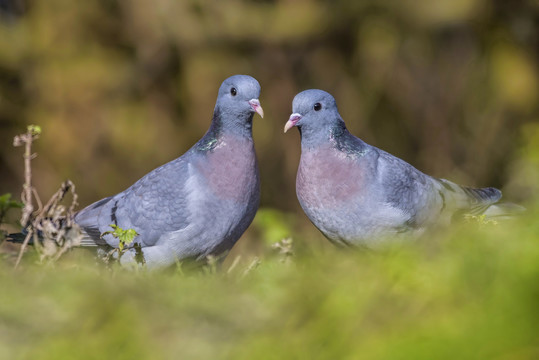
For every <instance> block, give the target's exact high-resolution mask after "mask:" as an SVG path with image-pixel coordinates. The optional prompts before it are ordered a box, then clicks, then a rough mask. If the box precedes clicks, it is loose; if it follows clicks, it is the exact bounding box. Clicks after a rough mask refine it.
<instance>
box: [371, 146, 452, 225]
mask: <svg viewBox="0 0 539 360" xmlns="http://www.w3.org/2000/svg"><path fill="white" fill-rule="evenodd" d="M377 150H378V152H379V159H378V163H379V164H378V169H379V170H378V173H379V176H380V179H379V182H380V185H381V187H382V188H383V191H384V199H385V201H386V203H387V204H388V205H389V206H391V207H393V208H395V209H398V210H399V211H401V213H402V223H401V224H400V226H401V227H402V230H407V229H418V228H422V227H423V226H424V225H425V224H426V223H428V222H430V221H432V219H434V218H436V217H437V216H439V214H440V212H441V211H442V210H443V208H444V206H445V205H444V199H443V194H440V193H439V192H438V191H437V190H438V189H437V188H436V184H435V179H434V178H432V177H431V176H429V175H426V174H424V173H422V172H421V171H419V170H417V169H416V168H415V167H413V166H412V165H410V164H408V163H407V162H406V161H404V160H401V159H399V158H397V157H395V156H393V155H391V154H389V153H386V152H385V151H383V150H379V149H377Z"/></svg>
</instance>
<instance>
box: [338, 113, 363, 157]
mask: <svg viewBox="0 0 539 360" xmlns="http://www.w3.org/2000/svg"><path fill="white" fill-rule="evenodd" d="M330 141H331V143H332V144H333V146H334V147H335V148H336V149H337V150H339V151H341V152H343V153H346V154H347V155H356V156H363V155H365V154H366V153H367V150H368V148H367V144H366V143H365V142H363V140H361V139H359V138H357V137H355V136H354V135H352V134H350V132H349V131H348V129H347V128H346V125H345V124H344V121H342V120H341V121H339V122H338V123H336V124H335V125H334V126H333V127H332V128H331V131H330Z"/></svg>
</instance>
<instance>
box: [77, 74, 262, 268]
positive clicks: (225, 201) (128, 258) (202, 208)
mask: <svg viewBox="0 0 539 360" xmlns="http://www.w3.org/2000/svg"><path fill="white" fill-rule="evenodd" d="M259 95H260V85H259V84H258V81H256V80H255V79H254V78H252V77H250V76H246V75H235V76H232V77H230V78H228V79H226V80H225V81H224V82H223V83H222V85H221V87H220V88H219V93H218V96H217V103H216V104H215V109H214V112H213V119H212V122H211V125H210V128H209V130H208V132H207V133H206V134H205V135H204V136H203V137H202V139H200V140H199V141H198V142H197V143H196V144H195V145H194V146H193V147H191V148H190V149H189V150H188V151H187V152H186V153H185V154H183V155H182V156H180V157H179V158H177V159H175V160H172V161H171V162H169V163H167V164H165V165H162V166H161V167H158V168H157V169H155V170H153V171H151V172H150V173H148V174H146V175H145V176H144V177H143V178H141V179H140V180H138V181H137V182H136V183H135V184H134V185H132V186H131V187H130V188H128V189H127V190H125V191H123V192H121V193H119V194H117V195H114V196H111V197H108V198H105V199H103V200H100V201H98V202H96V203H94V204H92V205H90V206H88V207H86V208H85V209H83V210H81V211H80V212H79V213H77V214H76V216H75V222H76V223H77V224H78V225H79V226H80V227H81V228H82V230H83V232H84V234H85V238H84V240H83V241H82V245H83V246H84V245H86V246H99V245H105V246H111V247H113V248H116V247H118V240H117V239H115V238H113V237H112V235H106V236H104V237H101V234H102V233H103V232H106V231H109V230H111V228H110V225H111V224H115V225H117V226H119V227H121V228H123V229H134V230H136V231H137V232H138V233H139V234H140V235H139V236H138V237H136V238H135V242H138V243H139V244H140V245H141V247H142V252H143V254H144V259H145V261H146V264H147V266H148V267H150V268H155V267H165V266H168V265H170V264H173V263H175V261H176V260H182V259H186V258H189V259H202V258H205V257H206V256H207V255H218V254H222V253H224V252H225V251H227V250H229V249H230V248H231V247H232V246H233V245H234V244H235V242H236V241H237V240H238V239H239V237H240V236H241V235H242V234H243V232H244V231H245V230H246V229H247V227H248V226H249V224H250V223H251V222H252V220H253V218H254V216H255V213H256V211H257V209H258V205H259V201H260V180H259V172H258V164H257V159H256V154H255V148H254V144H253V138H252V121H253V115H254V113H255V112H257V113H258V114H259V115H260V116H262V117H263V115H264V113H263V110H262V107H261V106H260V102H259V100H258V97H259ZM134 257H135V250H134V249H133V248H131V249H130V250H129V251H128V252H126V253H124V254H123V256H122V257H121V259H120V261H121V263H122V264H125V263H130V262H133V261H134Z"/></svg>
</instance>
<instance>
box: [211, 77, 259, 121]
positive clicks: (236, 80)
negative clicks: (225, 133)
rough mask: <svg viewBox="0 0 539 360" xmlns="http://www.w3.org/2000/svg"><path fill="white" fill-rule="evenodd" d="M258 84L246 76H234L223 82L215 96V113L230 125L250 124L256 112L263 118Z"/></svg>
mask: <svg viewBox="0 0 539 360" xmlns="http://www.w3.org/2000/svg"><path fill="white" fill-rule="evenodd" d="M259 96H260V84H259V83H258V81H256V79H255V78H253V77H251V76H248V75H234V76H231V77H229V78H228V79H226V80H225V81H223V83H222V84H221V87H220V88H219V94H218V95H217V103H216V104H215V111H216V113H218V114H219V115H220V117H221V119H223V120H224V122H232V123H233V124H232V125H239V126H242V125H245V124H247V123H249V124H250V123H251V120H252V115H253V114H254V113H255V112H256V113H258V114H259V115H260V116H261V117H264V111H263V110H262V106H260V101H259V100H258V97H259Z"/></svg>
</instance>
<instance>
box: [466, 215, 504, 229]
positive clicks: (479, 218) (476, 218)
mask: <svg viewBox="0 0 539 360" xmlns="http://www.w3.org/2000/svg"><path fill="white" fill-rule="evenodd" d="M464 221H466V222H468V223H477V224H479V226H481V227H483V226H490V225H498V222H497V221H496V220H492V219H489V218H487V216H486V215H485V214H483V215H471V214H466V215H464Z"/></svg>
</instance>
